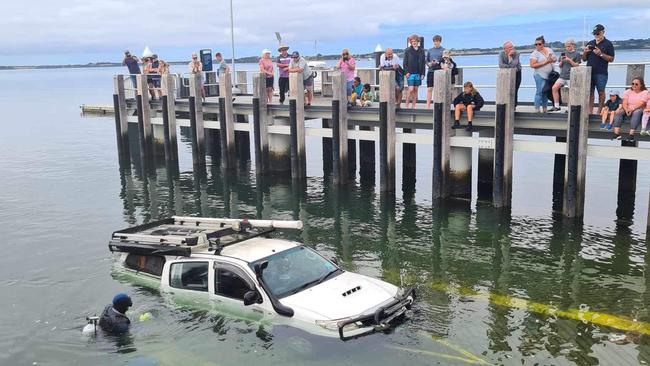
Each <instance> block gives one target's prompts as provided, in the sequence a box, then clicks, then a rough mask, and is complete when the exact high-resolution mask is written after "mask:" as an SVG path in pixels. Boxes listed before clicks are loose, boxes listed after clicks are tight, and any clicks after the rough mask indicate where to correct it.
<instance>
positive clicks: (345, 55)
mask: <svg viewBox="0 0 650 366" xmlns="http://www.w3.org/2000/svg"><path fill="white" fill-rule="evenodd" d="M336 68H337V69H339V70H341V73H342V74H343V75H345V80H346V81H347V83H346V86H347V92H348V97H349V96H351V95H352V82H353V81H354V70H355V69H356V68H357V65H356V62H354V57H352V56H350V51H348V49H347V48H344V49H343V51H342V52H341V58H340V59H339V62H338V63H337V64H336Z"/></svg>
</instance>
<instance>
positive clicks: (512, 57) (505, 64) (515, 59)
mask: <svg viewBox="0 0 650 366" xmlns="http://www.w3.org/2000/svg"><path fill="white" fill-rule="evenodd" d="M499 68H501V69H516V70H517V71H516V72H515V108H516V107H517V100H518V94H519V86H520V85H521V62H519V52H518V51H517V50H515V46H514V45H513V44H512V42H510V41H506V43H504V44H503V51H501V52H499Z"/></svg>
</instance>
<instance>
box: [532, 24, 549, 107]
mask: <svg viewBox="0 0 650 366" xmlns="http://www.w3.org/2000/svg"><path fill="white" fill-rule="evenodd" d="M545 44H546V41H545V40H544V36H539V37H537V38H535V50H534V51H533V52H532V53H531V54H530V67H531V68H533V69H534V70H535V73H534V74H533V77H534V78H535V111H538V112H539V113H546V104H547V103H548V99H547V98H546V96H545V95H544V86H545V85H546V80H547V79H548V76H549V75H550V73H551V71H553V63H554V62H555V55H554V54H553V50H551V49H550V48H548V47H546V45H545Z"/></svg>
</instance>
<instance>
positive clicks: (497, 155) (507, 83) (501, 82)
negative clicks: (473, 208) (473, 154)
mask: <svg viewBox="0 0 650 366" xmlns="http://www.w3.org/2000/svg"><path fill="white" fill-rule="evenodd" d="M515 73H516V70H515V69H499V70H498V71H497V95H496V104H497V105H496V113H495V122H494V123H495V124H494V125H495V127H494V182H493V188H492V189H493V191H492V204H493V205H494V207H509V206H510V205H511V203H512V155H513V134H514V131H515V77H516V74H515Z"/></svg>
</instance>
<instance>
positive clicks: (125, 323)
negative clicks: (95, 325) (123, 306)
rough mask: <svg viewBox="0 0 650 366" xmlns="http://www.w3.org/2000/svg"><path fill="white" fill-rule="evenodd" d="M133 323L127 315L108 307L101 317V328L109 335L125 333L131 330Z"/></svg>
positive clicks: (110, 306)
mask: <svg viewBox="0 0 650 366" xmlns="http://www.w3.org/2000/svg"><path fill="white" fill-rule="evenodd" d="M130 324H131V321H130V320H129V318H127V317H126V315H124V314H122V313H120V312H119V311H117V310H115V309H114V308H113V305H107V306H106V307H105V308H104V311H102V315H101V316H100V317H99V326H100V327H101V328H102V329H103V330H104V331H106V332H108V333H125V332H126V331H128V330H129V325H130Z"/></svg>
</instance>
